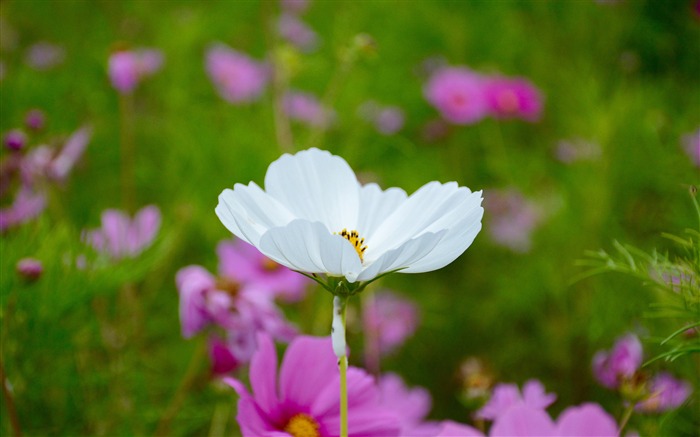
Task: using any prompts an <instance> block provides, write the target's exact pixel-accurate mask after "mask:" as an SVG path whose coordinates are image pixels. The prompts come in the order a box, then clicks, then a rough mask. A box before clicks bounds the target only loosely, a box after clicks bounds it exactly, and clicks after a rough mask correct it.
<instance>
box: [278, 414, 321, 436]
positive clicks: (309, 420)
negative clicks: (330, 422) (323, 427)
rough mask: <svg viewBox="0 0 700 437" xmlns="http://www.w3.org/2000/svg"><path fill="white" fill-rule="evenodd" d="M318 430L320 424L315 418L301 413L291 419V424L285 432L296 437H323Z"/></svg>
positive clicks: (288, 423)
mask: <svg viewBox="0 0 700 437" xmlns="http://www.w3.org/2000/svg"><path fill="white" fill-rule="evenodd" d="M318 428H319V426H318V422H316V421H315V420H314V419H313V417H311V416H309V415H306V414H303V413H299V414H297V415H295V416H294V417H292V418H291V419H289V422H287V425H286V426H285V427H284V432H286V433H289V434H291V435H292V436H294V437H321V434H320V433H319V432H318Z"/></svg>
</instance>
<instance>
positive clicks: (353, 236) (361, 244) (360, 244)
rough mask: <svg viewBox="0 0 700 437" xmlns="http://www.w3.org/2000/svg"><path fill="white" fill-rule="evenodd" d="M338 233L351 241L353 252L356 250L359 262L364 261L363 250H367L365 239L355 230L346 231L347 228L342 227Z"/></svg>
mask: <svg viewBox="0 0 700 437" xmlns="http://www.w3.org/2000/svg"><path fill="white" fill-rule="evenodd" d="M338 235H340V236H341V237H343V238H345V239H346V240H348V241H349V242H350V243H352V245H353V247H354V248H355V252H357V256H359V257H360V262H364V255H365V250H367V245H366V244H365V239H364V238H360V234H358V233H357V231H348V230H347V229H343V230H342V231H340V234H338Z"/></svg>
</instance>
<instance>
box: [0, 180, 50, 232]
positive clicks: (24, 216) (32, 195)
mask: <svg viewBox="0 0 700 437" xmlns="http://www.w3.org/2000/svg"><path fill="white" fill-rule="evenodd" d="M44 208H46V196H45V195H44V194H43V193H41V192H37V191H35V190H34V189H32V188H30V187H27V186H22V187H20V188H19V190H18V191H17V194H16V195H15V198H14V201H13V202H12V204H11V205H9V206H5V207H2V208H0V232H4V231H6V230H7V229H9V228H11V227H15V226H18V225H20V224H22V223H25V222H27V221H29V220H31V219H33V218H35V217H37V216H38V215H39V214H41V212H42V211H43V210H44Z"/></svg>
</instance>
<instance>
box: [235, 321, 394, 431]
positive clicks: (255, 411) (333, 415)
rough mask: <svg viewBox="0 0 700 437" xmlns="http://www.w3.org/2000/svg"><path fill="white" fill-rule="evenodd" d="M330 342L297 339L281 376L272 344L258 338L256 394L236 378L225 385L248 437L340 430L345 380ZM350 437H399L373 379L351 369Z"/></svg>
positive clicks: (253, 362)
mask: <svg viewBox="0 0 700 437" xmlns="http://www.w3.org/2000/svg"><path fill="white" fill-rule="evenodd" d="M336 360H337V358H336V356H335V355H334V354H333V348H332V347H331V340H330V338H314V337H306V336H301V337H297V338H296V339H294V340H293V341H292V342H291V344H290V345H289V347H288V348H287V352H286V354H285V356H284V360H283V361H282V366H281V368H280V370H279V377H278V374H277V354H276V352H275V348H274V345H273V343H272V340H271V339H270V338H269V337H268V336H266V335H260V336H258V349H257V351H256V352H255V354H254V355H253V357H252V360H251V365H250V377H249V379H250V384H251V387H252V394H251V393H250V392H248V389H247V388H246V387H245V386H244V385H243V383H242V382H241V381H239V380H237V379H234V378H226V379H225V381H226V382H227V383H228V384H229V385H230V386H231V387H233V388H234V389H235V390H236V392H237V393H238V395H239V396H240V399H239V400H238V415H237V417H236V418H237V420H238V424H239V425H240V427H241V431H242V434H243V436H244V437H259V436H263V435H269V436H273V435H274V436H279V437H282V436H290V435H291V436H316V437H330V436H334V435H337V434H338V430H339V429H340V406H339V397H340V396H339V393H338V390H339V382H338V381H339V374H338V368H337V363H336ZM347 387H348V417H349V418H350V420H349V423H348V427H349V430H348V431H349V435H350V436H356V437H359V436H363V437H372V436H391V435H399V424H398V420H397V418H396V415H395V414H394V413H393V412H391V411H390V410H387V409H385V408H383V407H382V406H381V404H380V402H379V392H378V390H377V388H376V386H375V384H374V380H373V378H372V377H371V376H370V375H368V374H367V373H365V372H364V371H363V370H361V369H358V368H354V367H350V368H349V369H348V372H347Z"/></svg>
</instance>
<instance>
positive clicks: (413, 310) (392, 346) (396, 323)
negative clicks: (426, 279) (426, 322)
mask: <svg viewBox="0 0 700 437" xmlns="http://www.w3.org/2000/svg"><path fill="white" fill-rule="evenodd" d="M418 319H419V315H418V307H417V306H416V305H415V304H414V303H413V302H411V301H410V300H408V299H405V298H403V297H401V296H399V295H398V294H396V293H394V292H392V291H389V290H382V291H379V292H377V293H375V295H374V296H373V299H372V301H371V302H370V303H369V304H368V305H367V306H366V307H365V308H364V311H363V313H362V323H363V325H364V331H365V333H366V334H367V337H368V341H371V340H374V341H376V342H377V346H378V349H379V353H380V355H386V354H389V353H391V352H392V351H394V350H396V348H398V347H399V346H400V345H402V344H403V343H404V342H405V341H406V339H407V338H408V337H410V336H411V335H413V333H414V332H415V331H416V327H417V326H418Z"/></svg>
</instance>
